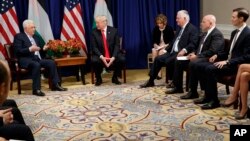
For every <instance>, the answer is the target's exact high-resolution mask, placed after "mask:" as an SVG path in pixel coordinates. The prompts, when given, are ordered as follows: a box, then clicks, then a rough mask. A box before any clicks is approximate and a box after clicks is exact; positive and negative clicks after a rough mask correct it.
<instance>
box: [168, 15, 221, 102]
mask: <svg viewBox="0 0 250 141" xmlns="http://www.w3.org/2000/svg"><path fill="white" fill-rule="evenodd" d="M200 25H201V30H202V33H201V35H200V40H199V45H198V46H197V47H196V50H195V51H194V52H192V53H190V54H189V55H188V56H187V58H188V60H176V61H175V71H174V77H173V84H174V88H173V89H171V90H169V91H166V93H167V94H174V93H176V92H178V91H183V71H184V69H186V68H188V70H189V71H188V72H187V73H189V74H190V80H191V81H190V83H189V84H190V85H196V87H197V85H198V82H196V81H195V82H193V80H194V78H193V77H194V75H195V74H193V71H192V69H193V66H194V65H195V64H197V63H201V62H208V61H210V62H214V61H215V59H217V55H218V53H220V52H223V51H224V37H223V35H222V33H221V32H220V31H219V30H218V29H217V28H216V27H215V26H216V18H215V16H214V15H206V16H204V17H203V19H202V22H201V24H200ZM195 80H197V79H195ZM186 81H188V80H186ZM197 81H198V80H197ZM196 89H197V88H196ZM196 89H195V90H192V91H190V92H188V93H187V94H186V95H184V96H181V97H180V98H181V99H193V98H198V96H199V95H198V93H197V90H196Z"/></svg>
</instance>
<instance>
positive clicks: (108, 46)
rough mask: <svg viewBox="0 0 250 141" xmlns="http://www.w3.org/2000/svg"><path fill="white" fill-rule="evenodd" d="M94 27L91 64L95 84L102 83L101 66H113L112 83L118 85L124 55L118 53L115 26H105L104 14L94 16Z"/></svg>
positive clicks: (118, 43) (118, 45)
mask: <svg viewBox="0 0 250 141" xmlns="http://www.w3.org/2000/svg"><path fill="white" fill-rule="evenodd" d="M95 21H96V28H95V29H94V30H93V31H92V38H91V45H92V53H93V54H92V55H93V56H92V60H91V61H92V64H93V67H94V71H95V77H96V82H95V85H96V86H99V85H101V84H102V77H101V73H102V70H103V67H105V68H110V66H111V65H112V66H113V67H114V73H113V77H112V83H114V84H117V85H120V84H121V82H120V81H119V80H118V75H119V73H120V72H121V69H122V66H123V65H124V63H125V57H124V56H123V55H122V54H121V53H120V39H119V36H118V32H117V29H116V28H113V27H110V26H107V17H106V16H97V17H95Z"/></svg>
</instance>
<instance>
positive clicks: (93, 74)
mask: <svg viewBox="0 0 250 141" xmlns="http://www.w3.org/2000/svg"><path fill="white" fill-rule="evenodd" d="M90 73H91V83H92V84H94V81H95V73H94V70H93V68H91V72H90Z"/></svg>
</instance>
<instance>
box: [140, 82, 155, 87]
mask: <svg viewBox="0 0 250 141" xmlns="http://www.w3.org/2000/svg"><path fill="white" fill-rule="evenodd" d="M154 86H155V84H154V83H152V82H149V81H148V82H146V83H145V84H142V85H140V88H147V87H154Z"/></svg>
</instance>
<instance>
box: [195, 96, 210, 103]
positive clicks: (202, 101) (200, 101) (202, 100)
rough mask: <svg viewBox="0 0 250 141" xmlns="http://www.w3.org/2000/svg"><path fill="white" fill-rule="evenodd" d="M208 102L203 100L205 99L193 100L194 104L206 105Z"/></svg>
mask: <svg viewBox="0 0 250 141" xmlns="http://www.w3.org/2000/svg"><path fill="white" fill-rule="evenodd" d="M208 102H209V100H208V99H207V98H205V97H203V98H200V99H196V100H194V104H205V103H208Z"/></svg>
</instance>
